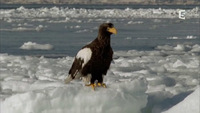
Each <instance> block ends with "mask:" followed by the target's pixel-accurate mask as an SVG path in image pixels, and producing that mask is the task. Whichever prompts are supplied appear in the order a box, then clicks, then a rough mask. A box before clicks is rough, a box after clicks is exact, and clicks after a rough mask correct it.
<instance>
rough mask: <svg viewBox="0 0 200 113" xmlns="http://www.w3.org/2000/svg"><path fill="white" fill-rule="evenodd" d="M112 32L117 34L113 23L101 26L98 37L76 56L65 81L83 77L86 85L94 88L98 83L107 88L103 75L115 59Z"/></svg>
mask: <svg viewBox="0 0 200 113" xmlns="http://www.w3.org/2000/svg"><path fill="white" fill-rule="evenodd" d="M112 34H117V30H116V28H115V27H114V25H113V24H112V23H103V24H101V25H100V26H99V31H98V35H97V38H96V39H95V40H93V41H92V42H91V43H89V44H87V45H85V46H84V47H82V49H81V50H79V52H78V53H77V55H76V56H75V59H74V62H73V64H72V66H71V68H70V70H69V74H68V76H67V78H66V79H65V83H69V82H70V81H72V80H73V79H78V78H82V79H83V81H84V82H85V84H86V86H91V87H92V89H93V90H95V87H96V86H97V85H98V86H100V87H104V88H106V84H105V83H104V82H103V76H104V75H106V74H107V71H108V69H109V67H110V64H111V62H112V60H113V50H112V48H111V44H110V41H111V39H110V38H111V35H112Z"/></svg>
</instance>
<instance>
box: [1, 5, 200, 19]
mask: <svg viewBox="0 0 200 113" xmlns="http://www.w3.org/2000/svg"><path fill="white" fill-rule="evenodd" d="M180 10H181V9H162V8H158V9H153V8H149V9H131V8H126V9H101V10H98V9H83V8H80V9H76V8H62V7H61V8H59V7H52V8H36V9H27V8H24V7H23V6H21V7H19V8H17V9H0V19H4V20H9V21H11V22H12V19H15V18H18V19H19V18H21V19H23V18H24V19H26V18H28V19H30V18H40V19H41V18H44V19H45V18H47V17H48V18H49V17H51V18H60V17H63V18H66V22H67V21H68V20H69V19H70V18H178V17H179V15H178V14H179V11H180ZM199 13H200V11H199V8H198V7H196V8H193V9H186V15H185V17H186V18H199ZM40 21H41V20H40Z"/></svg>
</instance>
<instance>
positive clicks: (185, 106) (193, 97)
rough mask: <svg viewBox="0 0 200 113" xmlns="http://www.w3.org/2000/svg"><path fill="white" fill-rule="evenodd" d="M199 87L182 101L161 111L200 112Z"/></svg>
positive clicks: (175, 112)
mask: <svg viewBox="0 0 200 113" xmlns="http://www.w3.org/2000/svg"><path fill="white" fill-rule="evenodd" d="M199 95H200V87H197V88H196V90H195V91H194V92H193V93H191V94H190V95H189V96H187V97H186V98H185V99H184V100H183V101H181V102H180V103H178V104H177V105H175V106H173V107H172V108H170V109H169V110H167V111H165V112H163V113H199V112H200V108H199V106H200V97H199Z"/></svg>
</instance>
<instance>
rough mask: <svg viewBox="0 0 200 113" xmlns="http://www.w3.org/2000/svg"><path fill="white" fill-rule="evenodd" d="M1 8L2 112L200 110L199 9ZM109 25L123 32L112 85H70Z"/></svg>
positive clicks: (115, 43)
mask: <svg viewBox="0 0 200 113" xmlns="http://www.w3.org/2000/svg"><path fill="white" fill-rule="evenodd" d="M28 6H29V7H28ZM0 7H1V9H0V103H1V107H0V112H1V113H89V112H93V113H123V112H124V113H161V112H166V113H174V112H176V113H182V110H184V111H191V112H192V113H199V109H198V107H197V106H200V105H199V102H198V101H195V99H196V100H199V97H200V96H199V93H198V92H199V75H200V71H199V68H200V37H199V31H200V30H199V7H196V6H190V7H186V6H182V7H180V6H175V7H173V8H170V7H169V6H168V7H167V8H165V7H162V6H161V7H160V8H159V7H157V6H151V7H146V6H142V8H140V6H138V7H137V8H134V7H131V6H130V5H128V6H127V7H126V6H123V7H122V6H117V7H116V6H106V8H105V7H103V6H97V7H96V6H95V7H94V6H93V7H92V6H87V5H80V6H79V5H78V6H76V7H74V6H69V7H68V6H67V7H64V6H51V5H50V6H42V7H34V5H31V7H30V5H25V6H18V5H16V6H15V5H14V6H12V5H11V6H10V5H8V6H7V5H2V6H0ZM91 7H92V8H91ZM183 9H184V10H186V15H185V16H186V19H185V20H181V19H179V18H178V14H179V11H180V10H183ZM104 22H112V23H114V25H115V27H116V28H117V30H118V34H117V35H113V36H112V41H111V45H112V47H113V49H114V51H115V52H114V60H113V62H112V64H111V67H110V70H109V71H108V74H107V76H105V83H106V84H107V86H108V88H106V89H105V88H100V87H99V88H97V89H96V91H92V89H91V88H90V87H85V86H84V84H83V83H82V81H81V80H75V81H72V82H71V83H70V84H64V82H63V81H64V78H65V77H66V76H67V73H68V70H69V68H70V66H71V64H72V62H73V58H74V56H75V54H76V53H77V51H78V50H79V49H80V48H81V47H82V46H84V45H85V44H87V43H88V42H90V41H92V40H94V38H95V37H96V36H97V31H98V26H99V25H100V24H101V23H104ZM187 103H190V104H187ZM194 105H195V106H194ZM185 106H187V107H185ZM180 108H184V109H180ZM192 110H193V111H192Z"/></svg>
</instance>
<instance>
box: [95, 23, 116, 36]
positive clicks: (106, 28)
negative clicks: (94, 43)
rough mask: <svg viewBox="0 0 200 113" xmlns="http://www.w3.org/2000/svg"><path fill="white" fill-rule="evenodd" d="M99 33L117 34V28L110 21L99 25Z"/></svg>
mask: <svg viewBox="0 0 200 113" xmlns="http://www.w3.org/2000/svg"><path fill="white" fill-rule="evenodd" d="M99 34H100V35H111V34H117V30H116V28H115V27H114V25H113V24H112V23H103V24H101V25H100V27H99Z"/></svg>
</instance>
